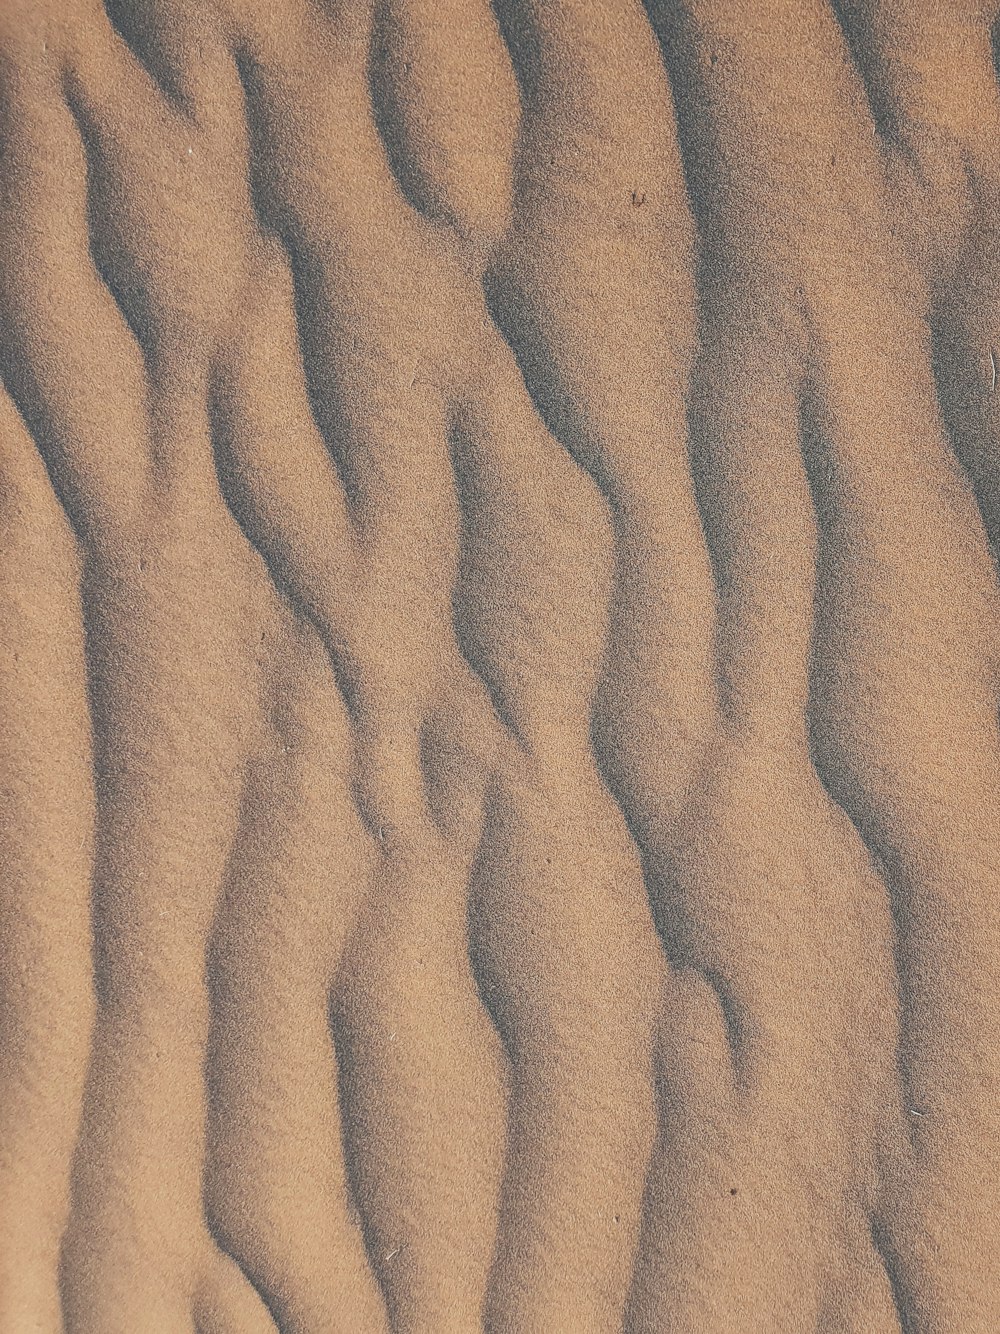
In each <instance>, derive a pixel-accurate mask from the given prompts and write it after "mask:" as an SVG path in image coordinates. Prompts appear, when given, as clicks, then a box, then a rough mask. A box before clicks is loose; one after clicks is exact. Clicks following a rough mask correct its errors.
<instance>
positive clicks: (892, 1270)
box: [871, 1216, 918, 1334]
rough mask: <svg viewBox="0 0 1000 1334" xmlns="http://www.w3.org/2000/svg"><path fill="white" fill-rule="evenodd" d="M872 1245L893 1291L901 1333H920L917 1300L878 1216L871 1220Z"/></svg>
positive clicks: (890, 1289)
mask: <svg viewBox="0 0 1000 1334" xmlns="http://www.w3.org/2000/svg"><path fill="white" fill-rule="evenodd" d="M871 1236H872V1245H873V1246H874V1248H875V1253H876V1255H877V1256H878V1258H879V1260H880V1261H881V1264H882V1267H883V1269H884V1270H885V1276H886V1278H887V1280H888V1282H889V1291H890V1292H891V1293H892V1304H893V1307H894V1309H895V1312H896V1318H897V1320H898V1321H899V1329H900V1334H918V1325H917V1318H916V1315H915V1310H916V1302H915V1300H914V1295H913V1293H912V1292H911V1291H910V1289H909V1285H908V1284H907V1282H906V1280H905V1279H904V1277H903V1266H902V1264H901V1262H900V1258H899V1256H898V1254H897V1252H896V1249H895V1247H894V1246H893V1244H892V1241H891V1239H890V1237H889V1233H888V1230H887V1228H886V1227H885V1224H884V1223H883V1222H882V1221H881V1219H879V1218H878V1217H877V1216H875V1217H873V1218H872V1220H871Z"/></svg>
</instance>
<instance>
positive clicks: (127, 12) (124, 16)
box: [101, 0, 194, 120]
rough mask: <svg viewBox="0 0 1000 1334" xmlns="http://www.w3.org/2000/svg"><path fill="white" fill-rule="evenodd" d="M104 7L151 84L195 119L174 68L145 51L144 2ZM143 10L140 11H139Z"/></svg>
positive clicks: (118, 0)
mask: <svg viewBox="0 0 1000 1334" xmlns="http://www.w3.org/2000/svg"><path fill="white" fill-rule="evenodd" d="M101 5H102V7H103V9H104V13H105V15H106V17H107V20H108V23H109V24H110V25H111V27H112V29H113V30H114V32H115V34H116V35H117V36H118V37H119V38H120V39H121V41H122V42H123V43H124V45H125V46H126V48H127V49H128V51H129V54H130V55H131V56H132V58H133V59H134V60H135V62H136V64H137V65H138V66H139V68H140V69H141V70H142V71H143V73H145V74H146V75H147V76H148V78H149V80H150V82H151V83H152V84H153V86H154V87H155V88H156V90H157V92H159V93H160V94H161V95H162V96H163V97H164V98H165V99H166V100H167V102H168V103H169V104H170V105H171V106H172V107H173V108H174V110H176V111H179V112H180V113H181V114H182V115H183V116H186V117H187V118H188V119H189V120H193V119H194V108H193V107H192V106H191V105H190V103H189V101H188V99H187V97H185V95H184V93H183V92H182V91H181V89H180V88H179V87H178V86H177V84H176V81H175V79H174V77H173V75H172V74H171V72H170V69H169V68H168V67H167V66H166V65H163V66H161V67H159V68H158V65H159V62H157V61H156V60H155V59H154V58H153V56H152V53H151V52H150V51H149V49H148V47H147V48H145V49H143V47H142V46H141V45H140V41H139V38H140V36H141V35H142V31H143V29H142V24H143V15H142V9H143V5H142V3H141V0H140V2H139V3H137V2H136V0H101ZM136 11H139V12H136Z"/></svg>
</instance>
